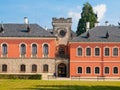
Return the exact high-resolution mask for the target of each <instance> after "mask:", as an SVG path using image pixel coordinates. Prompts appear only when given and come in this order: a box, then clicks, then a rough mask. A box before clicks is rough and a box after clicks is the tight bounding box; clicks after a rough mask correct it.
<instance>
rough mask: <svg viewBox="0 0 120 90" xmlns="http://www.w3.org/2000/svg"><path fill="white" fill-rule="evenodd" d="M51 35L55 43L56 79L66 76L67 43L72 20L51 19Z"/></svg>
mask: <svg viewBox="0 0 120 90" xmlns="http://www.w3.org/2000/svg"><path fill="white" fill-rule="evenodd" d="M52 25H53V33H54V35H55V36H56V37H57V42H56V74H57V76H58V77H66V76H68V71H69V68H68V66H69V49H68V41H69V40H70V39H71V25H72V18H67V19H65V18H53V19H52Z"/></svg>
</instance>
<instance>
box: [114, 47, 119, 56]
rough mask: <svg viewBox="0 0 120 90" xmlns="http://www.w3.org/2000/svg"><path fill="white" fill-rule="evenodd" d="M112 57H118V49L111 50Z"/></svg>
mask: <svg viewBox="0 0 120 90" xmlns="http://www.w3.org/2000/svg"><path fill="white" fill-rule="evenodd" d="M113 56H118V48H113Z"/></svg>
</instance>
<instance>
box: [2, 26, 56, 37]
mask: <svg viewBox="0 0 120 90" xmlns="http://www.w3.org/2000/svg"><path fill="white" fill-rule="evenodd" d="M0 26H1V25H0ZM3 26H4V31H3V32H0V37H54V36H53V35H52V34H50V33H49V32H48V31H46V30H45V29H43V28H42V27H41V26H39V25H38V24H30V25H29V26H30V32H26V31H27V26H26V24H4V25H3Z"/></svg>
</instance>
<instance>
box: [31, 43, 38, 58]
mask: <svg viewBox="0 0 120 90" xmlns="http://www.w3.org/2000/svg"><path fill="white" fill-rule="evenodd" d="M33 44H36V45H37V54H36V57H38V43H36V42H33V43H31V57H34V56H33V55H32V45H33Z"/></svg>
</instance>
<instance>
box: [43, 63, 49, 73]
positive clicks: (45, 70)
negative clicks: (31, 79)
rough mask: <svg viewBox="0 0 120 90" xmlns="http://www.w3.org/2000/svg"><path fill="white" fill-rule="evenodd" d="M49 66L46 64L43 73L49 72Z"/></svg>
mask: <svg viewBox="0 0 120 90" xmlns="http://www.w3.org/2000/svg"><path fill="white" fill-rule="evenodd" d="M48 68H49V67H48V65H47V64H45V65H43V72H48Z"/></svg>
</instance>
